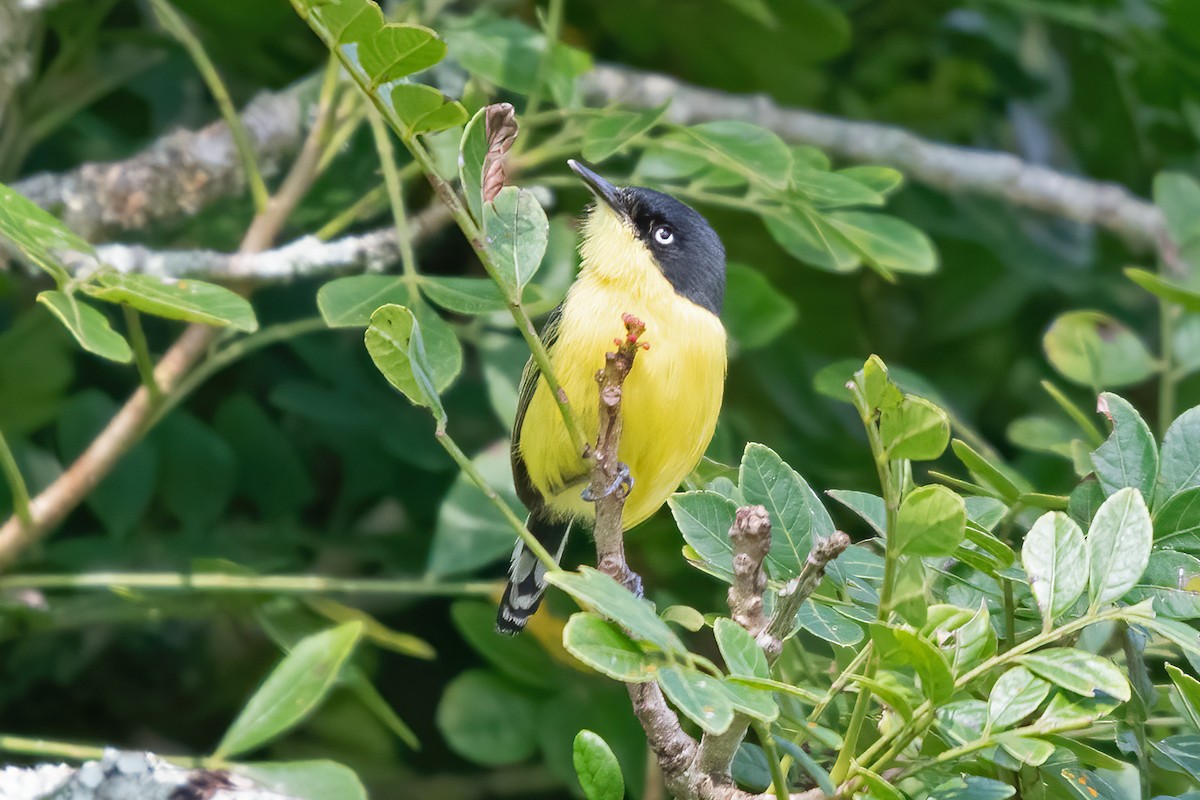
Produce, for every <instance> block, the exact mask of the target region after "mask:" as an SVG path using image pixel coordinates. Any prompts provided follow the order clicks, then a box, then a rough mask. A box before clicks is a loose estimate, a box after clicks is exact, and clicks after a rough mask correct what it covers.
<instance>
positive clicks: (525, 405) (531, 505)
mask: <svg viewBox="0 0 1200 800" xmlns="http://www.w3.org/2000/svg"><path fill="white" fill-rule="evenodd" d="M562 308H563V307H562V304H561V303H560V304H559V305H557V306H555V308H554V310H553V311H551V312H550V313H549V314H548V315H547V316H546V322H545V323H544V324H543V325H542V333H541V338H542V344H543V345H544V346H545V348H546V350H547V351H548V350H550V348H551V347H553V346H554V342H555V341H556V340H557V339H558V331H559V324H560V323H561V322H562ZM541 377H542V371H541V370H540V369H539V368H538V365H537V361H535V360H534V359H533V358H532V357H530V359H529V360H528V361H527V362H525V369H524V371H523V372H522V373H521V385H520V387H519V388H518V389H517V416H516V419H514V420H513V429H512V451H511V455H512V472H513V484H514V485H515V486H516V489H517V497H519V498H521V502H522V503H524V504H525V507H526V508H528V509H529V511H530V513H536V512H537V511H538V510H539V509H540V508H541V506H542V505H543V503H544V500H543V498H542V495H541V492H539V491H538V490H537V487H536V486H534V485H533V483H532V481H530V480H529V470H528V469H527V468H526V467H525V459H524V458H522V457H521V427H522V425H524V424H525V412H526V411H528V410H529V403H530V402H531V401H532V400H533V393H534V392H535V391H536V390H537V385H538V379H539V378H541Z"/></svg>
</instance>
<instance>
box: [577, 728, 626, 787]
mask: <svg viewBox="0 0 1200 800" xmlns="http://www.w3.org/2000/svg"><path fill="white" fill-rule="evenodd" d="M573 761H574V763H575V774H576V775H577V776H579V785H580V786H581V787H583V796H584V797H586V798H587V800H622V798H623V797H625V779H624V777H622V775H621V765H620V764H619V763H618V762H617V757H616V756H615V755H613V751H612V748H610V747H609V746H608V742H606V741H604V739H602V738H600V736H598V735H597V734H595V733H592V732H591V731H589V730H581V731H580V732H579V733H577V734H576V735H575V746H574V750H573Z"/></svg>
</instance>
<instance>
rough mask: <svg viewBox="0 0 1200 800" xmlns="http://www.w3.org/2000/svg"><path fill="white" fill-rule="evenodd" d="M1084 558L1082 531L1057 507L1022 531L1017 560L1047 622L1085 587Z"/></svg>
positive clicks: (1085, 556) (1060, 614)
mask: <svg viewBox="0 0 1200 800" xmlns="http://www.w3.org/2000/svg"><path fill="white" fill-rule="evenodd" d="M1087 559H1088V553H1087V550H1086V549H1085V546H1084V540H1083V531H1082V530H1081V529H1080V527H1079V526H1078V525H1076V524H1075V521H1074V520H1072V519H1071V518H1070V517H1068V516H1067V515H1066V514H1063V513H1062V512H1060V511H1053V512H1050V513H1048V514H1043V515H1042V516H1040V517H1038V519H1037V521H1036V522H1034V523H1033V527H1031V528H1030V529H1029V533H1027V534H1025V542H1024V544H1023V545H1022V546H1021V564H1022V566H1024V567H1025V574H1026V576H1027V577H1028V580H1029V588H1030V590H1032V592H1033V596H1034V598H1035V599H1036V600H1037V605H1038V609H1039V610H1040V611H1041V612H1042V619H1044V620H1045V621H1046V623H1047V626H1048V625H1049V624H1050V623H1053V621H1054V620H1056V619H1057V618H1058V617H1060V616H1062V615H1063V614H1065V613H1066V612H1067V611H1068V610H1070V608H1071V606H1073V605H1075V601H1076V600H1078V599H1079V596H1080V595H1081V594H1083V590H1084V589H1085V588H1087V579H1088V571H1087V569H1086V565H1087Z"/></svg>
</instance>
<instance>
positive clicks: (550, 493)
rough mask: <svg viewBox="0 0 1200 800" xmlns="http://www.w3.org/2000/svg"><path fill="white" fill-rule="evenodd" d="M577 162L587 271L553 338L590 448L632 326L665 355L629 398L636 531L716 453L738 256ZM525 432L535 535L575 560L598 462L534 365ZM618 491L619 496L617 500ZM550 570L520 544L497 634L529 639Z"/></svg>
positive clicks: (570, 294) (520, 445) (522, 456)
mask: <svg viewBox="0 0 1200 800" xmlns="http://www.w3.org/2000/svg"><path fill="white" fill-rule="evenodd" d="M567 164H568V165H569V166H570V168H571V169H572V170H573V171H574V172H575V173H576V175H578V176H579V178H580V179H581V180H582V181H583V183H584V184H585V185H586V186H587V187H588V188H589V189H590V190H591V193H592V194H593V196H594V202H593V203H592V204H591V205H590V207H589V208H588V210H587V211H586V212H585V216H584V219H583V223H582V226H581V234H582V235H581V238H580V246H579V253H580V269H579V274H578V275H577V277H576V279H575V281H574V283H573V284H572V285H571V287H570V288H569V289H568V291H567V294H566V297H565V298H564V300H563V302H562V303H561V304H560V305H559V306H558V307H557V308H556V309H555V310H554V311H552V312H551V313H550V314H549V315H548V316H547V319H546V321H545V323H544V325H543V329H542V333H541V337H542V341H543V343H544V345H545V347H546V350H547V353H548V355H549V360H550V364H551V367H552V368H553V370H554V374H555V376H556V377H557V379H558V381H559V384H560V385H561V387H562V389H563V391H564V393H565V395H566V397H567V400H568V403H569V404H570V406H571V408H572V410H573V412H574V414H575V416H576V418H577V419H578V420H579V422H580V425H581V427H582V429H583V433H584V434H585V436H586V437H587V440H588V441H589V442H594V441H595V438H596V433H597V431H598V428H599V392H598V388H597V384H596V373H597V371H598V370H600V369H601V368H602V367H603V366H604V362H605V353H607V352H609V351H610V350H612V349H613V344H614V339H621V338H623V337H624V335H625V328H624V323H623V321H622V317H623V314H624V313H628V314H632V315H633V316H635V317H637V318H638V319H640V320H641V321H642V322H644V323H645V325H646V333H645V334H644V338H645V339H646V340H648V342H649V343H650V344H651V345H652V346H651V347H650V348H649V350H648V351H647V352H646V353H644V354H643V355H642V356H641V357H639V358H637V359H636V361H635V362H634V365H633V368H632V370H631V371H630V373H629V375H628V377H627V378H626V379H625V383H624V386H623V391H622V401H621V403H622V425H623V428H624V430H623V433H622V437H621V441H620V446H619V452H618V457H619V459H620V461H621V465H620V469H621V480H623V481H624V482H625V485H626V487H627V491H628V494H627V496H626V499H625V508H624V516H623V518H622V527H623V528H624V530H629V529H630V528H633V527H634V526H636V525H637V524H639V523H641V522H643V521H644V520H646V519H648V518H649V517H650V516H651V515H653V514H654V512H656V511H657V510H658V509H659V508H660V507H661V506H662V505H663V503H665V502H666V501H667V498H668V497H670V496H671V494H672V493H673V492H674V491H675V490H676V489H677V488H678V487H679V485H680V484H681V483H682V482H683V480H684V478H685V477H686V476H687V475H688V473H690V472H691V471H692V470H693V469H694V468H695V467H696V465H697V464H698V463H699V462H700V459H701V458H702V457H703V455H704V452H705V450H706V449H707V447H708V444H709V442H710V441H711V439H712V436H713V432H714V430H715V429H716V425H717V417H718V415H719V413H720V410H721V402H722V398H723V395H724V389H725V373H726V366H727V337H726V334H725V327H724V326H723V325H722V323H721V318H720V315H721V307H722V305H723V303H724V299H725V248H724V245H722V243H721V239H720V237H719V236H718V235H717V233H716V231H715V230H713V228H712V226H711V225H710V224H709V223H708V221H707V220H706V219H705V218H704V217H703V216H702V215H701V214H700V213H699V212H697V211H696V210H695V209H693V208H692V207H690V206H688V205H686V204H685V203H683V202H681V201H679V200H677V199H676V198H674V197H672V196H670V195H668V194H664V193H662V192H659V191H655V190H653V189H649V188H645V187H634V186H631V187H618V186H614V185H613V184H612V183H610V182H609V181H607V180H605V179H604V178H602V177H600V176H599V175H597V174H596V173H595V172H593V171H592V170H591V169H590V168H588V167H587V166H585V165H583V164H581V163H579V162H578V161H575V160H573V159H572V160H569V161H568V162H567ZM518 397H519V399H518V403H517V414H516V418H515V421H514V423H513V429H512V450H511V457H512V472H513V482H514V484H515V487H516V491H517V496H518V497H519V498H520V500H521V502H522V503H524V504H525V507H526V508H527V509H528V511H529V516H528V519H527V523H526V524H527V527H528V528H529V530H530V532H531V533H532V534H533V535H534V536H535V537H536V538H537V540H538V541H539V542H540V543H541V544H542V545H543V546H544V547H545V548H546V550H547V552H549V553H551V554H552V555H553V556H554V559H555V561H559V560H561V558H562V554H563V549H564V548H565V546H566V542H567V536H568V534H569V532H570V530H571V528H572V526H573V525H574V524H575V523H577V522H581V523H583V524H587V523H588V522H590V521H592V520H593V519H594V518H595V512H594V502H593V501H594V499H595V498H594V497H591V496H590V493H589V492H588V490H587V489H586V487H587V485H588V483H589V477H590V474H589V464H588V461H587V459H586V458H585V455H584V454H583V453H580V452H579V451H578V448H577V447H575V446H573V444H572V439H571V436H570V434H569V433H568V431H567V427H566V424H565V422H564V421H563V419H562V415H561V412H560V409H559V407H558V405H557V403H556V402H555V398H554V397H553V395H552V393H551V390H550V387H549V384H548V383H547V382H546V380H545V379H544V378H543V376H542V374H541V371H540V370H539V368H538V365H537V363H536V362H535V361H534V359H532V358H530V360H529V362H528V363H527V364H526V366H525V370H524V372H523V373H522V376H521V382H520V387H519V390H518ZM615 488H616V484H614V486H613V487H611V488H610V489H609V490H608V491H610V492H611V491H613V490H614V489H615ZM545 574H546V567H545V565H543V564H542V563H541V562H540V561H539V560H538V559H537V557H536V556H535V555H534V554H533V553H532V552H530V551H529V549H528V548H526V547H525V545H524V543H523V542H522V541H521V540H520V539H518V540H517V544H516V548H515V549H514V550H513V554H512V561H511V564H510V566H509V574H508V584H507V586H506V587H505V590H504V595H503V598H502V599H501V601H500V606H499V609H498V611H497V614H496V630H497V631H499V632H500V633H505V634H510V635H515V634H517V633H520V632H521V631H522V630H523V629H524V628H525V625H526V623H527V622H528V621H529V618H530V617H531V616H532V615H533V613H534V612H535V611H536V610H537V607H538V605H539V604H540V602H541V599H542V594H543V593H544V592H545V589H546V581H545Z"/></svg>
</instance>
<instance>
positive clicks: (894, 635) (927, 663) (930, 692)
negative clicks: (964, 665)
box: [871, 623, 954, 706]
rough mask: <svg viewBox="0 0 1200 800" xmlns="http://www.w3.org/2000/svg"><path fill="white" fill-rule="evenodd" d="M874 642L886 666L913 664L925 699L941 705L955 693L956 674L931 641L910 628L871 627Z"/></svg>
mask: <svg viewBox="0 0 1200 800" xmlns="http://www.w3.org/2000/svg"><path fill="white" fill-rule="evenodd" d="M871 640H872V641H873V642H875V648H876V652H877V653H878V654H879V657H880V658H881V659H883V662H884V663H890V664H897V665H899V664H904V665H912V667H913V668H914V669H916V671H917V675H919V676H920V677H921V690H922V691H923V692H924V694H925V696H926V697H928V698H929V699H930V700H932V701H933V703H934V705H935V706H936V705H940V704H941V703H944V702H945V701H947V700H949V699H950V697H951V696H952V695H953V694H954V675H953V674H952V673H951V672H950V665H949V663H948V662H947V661H946V656H945V654H944V653H942V651H941V650H939V649H938V648H937V647H935V646H934V645H933V644H932V643H930V642H929V641H928V640H926V639H923V638H921V637H920V636H918V635H917V634H916V633H914V632H913V631H910V630H908V629H907V628H894V627H890V626H888V625H884V624H883V623H873V624H872V625H871Z"/></svg>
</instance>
